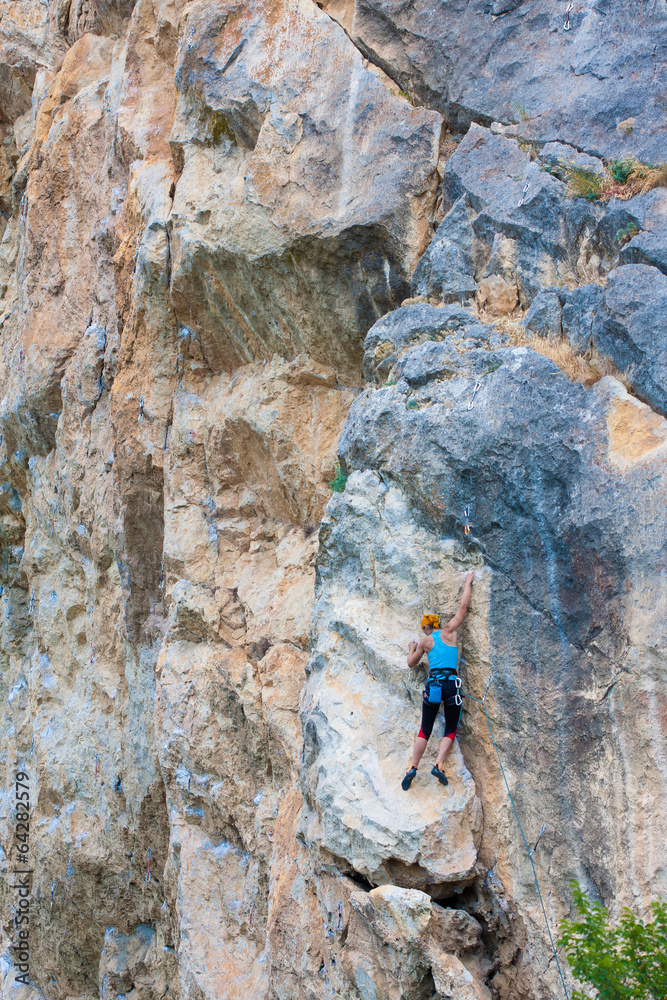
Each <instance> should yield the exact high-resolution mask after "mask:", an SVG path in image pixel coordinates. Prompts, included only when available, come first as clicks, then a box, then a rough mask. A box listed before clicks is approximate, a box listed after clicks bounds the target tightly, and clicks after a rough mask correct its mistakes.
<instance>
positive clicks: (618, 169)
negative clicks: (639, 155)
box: [607, 156, 638, 184]
mask: <svg viewBox="0 0 667 1000" xmlns="http://www.w3.org/2000/svg"><path fill="white" fill-rule="evenodd" d="M637 166H638V163H637V160H635V158H634V156H628V157H626V159H625V160H610V161H609V163H608V164H607V168H608V170H609V173H610V174H611V176H612V177H613V178H614V180H615V181H616V183H617V184H627V183H628V181H629V180H630V177H631V175H632V174H633V173H634V170H635V168H636V167H637Z"/></svg>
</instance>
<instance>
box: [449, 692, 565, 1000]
mask: <svg viewBox="0 0 667 1000" xmlns="http://www.w3.org/2000/svg"><path fill="white" fill-rule="evenodd" d="M490 684H491V678H489V683H488V684H487V685H486V693H485V694H484V700H482V699H481V698H475V697H474V696H473V695H471V694H466V695H464V697H466V698H470V700H471V701H476V702H477V704H478V705H481V706H482V708H483V709H484V715H485V716H486V724H487V726H488V727H489V732H490V734H491V739H492V741H493V748H494V750H495V751H496V757H497V758H498V764H499V765H500V773H501V774H502V776H503V781H504V782H505V788H506V789H507V794H508V795H509V799H510V802H511V803H512V809H513V810H514V816H515V818H516V821H517V824H518V826H519V830H520V831H521V837H522V839H523V843H524V845H525V848H526V854H527V855H528V860H529V861H530V867H531V868H532V869H533V879H534V880H535V888H536V889H537V895H538V896H539V898H540V905H541V907H542V914H543V916H544V923H545V925H546V928H547V934H548V935H549V941H550V942H551V950H552V951H553V953H554V958H555V959H556V965H557V966H558V974H559V975H560V981H561V983H562V984H563V992H564V993H565V1000H570V996H569V994H568V992H567V986H566V985H565V976H564V975H563V970H562V968H561V964H560V962H559V960H558V953H557V952H556V945H555V944H554V939H553V937H552V935H551V928H550V927H549V919H548V917H547V910H546V907H545V905H544V900H543V899H542V893H541V891H540V883H539V880H538V878H537V869H536V868H535V862H534V861H533V851H534V850H535V848H533V851H531V849H530V847H529V846H528V841H527V840H526V835H525V833H524V832H523V827H522V825H521V820H520V819H519V814H518V812H517V811H516V806H515V804H514V798H513V796H512V793H511V791H510V786H509V782H508V781H507V775H506V774H505V768H504V767H503V762H502V760H501V759H500V751H499V750H498V744H497V743H496V738H495V736H494V734H493V726H492V725H491V719H490V718H489V713H488V712H487V710H486V705H485V704H484V702H485V701H486V694H487V693H488V690H489V685H490ZM541 836H542V831H540V837H541ZM539 842H540V838H539V837H538V840H537V844H539ZM537 844H535V847H537Z"/></svg>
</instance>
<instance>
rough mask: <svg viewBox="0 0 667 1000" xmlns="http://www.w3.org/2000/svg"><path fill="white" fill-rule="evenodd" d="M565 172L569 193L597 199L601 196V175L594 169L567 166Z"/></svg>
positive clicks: (578, 196)
mask: <svg viewBox="0 0 667 1000" xmlns="http://www.w3.org/2000/svg"><path fill="white" fill-rule="evenodd" d="M565 173H566V175H567V181H568V185H569V188H570V194H572V195H574V197H575V198H585V199H586V201H597V200H598V199H599V198H601V197H602V193H603V182H602V177H600V175H599V174H597V173H595V171H594V170H584V168H583V167H567V168H566V170H565Z"/></svg>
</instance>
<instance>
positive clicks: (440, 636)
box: [401, 570, 475, 792]
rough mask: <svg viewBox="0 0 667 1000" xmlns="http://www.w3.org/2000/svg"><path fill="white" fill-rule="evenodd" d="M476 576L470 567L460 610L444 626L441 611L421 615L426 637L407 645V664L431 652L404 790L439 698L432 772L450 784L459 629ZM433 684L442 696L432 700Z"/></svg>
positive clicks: (414, 663)
mask: <svg viewBox="0 0 667 1000" xmlns="http://www.w3.org/2000/svg"><path fill="white" fill-rule="evenodd" d="M474 579H475V573H474V570H471V571H470V573H467V574H466V578H465V583H464V585H463V594H462V595H461V601H460V603H459V607H458V611H457V612H456V614H455V615H454V617H453V618H452V619H451V620H450V621H448V622H447V624H446V625H445V626H444V628H440V616H439V615H424V617H423V618H422V632H423V633H424V638H423V639H420V641H419V643H416V642H411V643H410V645H409V647H408V649H409V652H408V666H409V667H411V668H412V667H416V666H417V664H418V663H419V661H420V660H421V658H422V656H423V655H424V653H426V654H427V655H428V664H429V672H428V680H427V682H426V689H425V690H424V692H423V695H422V724H421V729H420V730H419V735H418V736H417V739H416V740H415V748H414V750H413V751H412V763H411V764H410V769H409V771H408V773H407V774H406V775H405V777H404V778H403V781H402V782H401V787H402V788H403V790H404V791H405V792H407V791H408V789H409V788H410V785H411V784H412V782H413V780H414V778H415V777H416V775H417V768H418V767H419V761H420V760H421V759H422V756H423V754H424V750H426V744H427V742H428V738H429V736H430V735H431V733H432V732H433V723H434V722H435V717H436V715H437V714H438V709H439V708H440V701H442V702H443V707H444V711H445V735H444V736H443V737H442V739H441V740H440V749H439V751H438V759H437V761H436V762H435V764H434V765H433V769H432V771H431V774H434V775H435V776H436V778H437V779H438V781H439V782H440V783H441V784H443V785H447V784H448V781H447V778H446V776H445V772H444V770H443V766H442V765H443V764H444V762H445V757H446V756H447V754H448V753H449V751H450V750H451V748H452V744H453V743H454V737H455V736H456V730H457V728H458V724H459V719H460V718H461V697H460V693H459V690H460V686H461V682H460V681H458V674H457V666H458V660H459V650H458V645H457V635H456V630H457V628H458V627H459V625H460V624H461V622H462V621H463V619H464V618H465V616H466V614H467V613H468V608H469V607H470V599H471V596H472V581H473V580H474ZM457 681H458V683H457ZM431 687H437V688H440V694H441V697H440V698H438V700H437V701H435V702H432V701H429V693H430V688H431ZM436 693H437V692H436Z"/></svg>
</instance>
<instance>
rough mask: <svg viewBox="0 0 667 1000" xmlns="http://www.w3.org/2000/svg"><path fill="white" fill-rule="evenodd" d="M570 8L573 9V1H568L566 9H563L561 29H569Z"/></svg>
mask: <svg viewBox="0 0 667 1000" xmlns="http://www.w3.org/2000/svg"><path fill="white" fill-rule="evenodd" d="M571 10H574V4H573V3H569V4H568V5H567V8H566V10H565V24H564V25H563V31H569V30H570V11H571Z"/></svg>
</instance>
